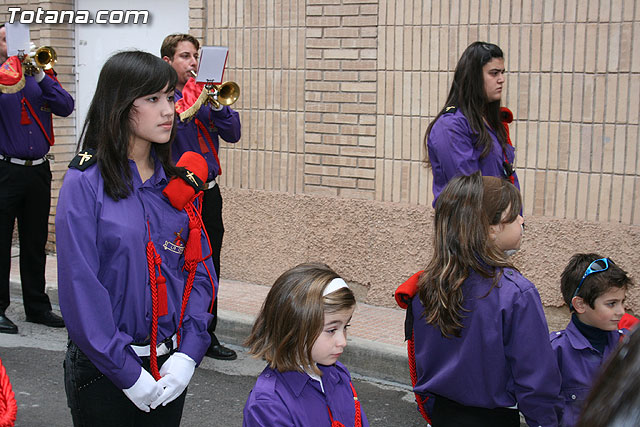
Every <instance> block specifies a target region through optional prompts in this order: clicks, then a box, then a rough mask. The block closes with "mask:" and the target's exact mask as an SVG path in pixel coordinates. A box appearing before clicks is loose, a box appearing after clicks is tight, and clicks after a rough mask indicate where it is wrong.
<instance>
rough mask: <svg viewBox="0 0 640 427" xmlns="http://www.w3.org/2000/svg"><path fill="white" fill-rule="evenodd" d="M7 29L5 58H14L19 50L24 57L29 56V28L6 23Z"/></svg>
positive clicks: (16, 23) (17, 23)
mask: <svg viewBox="0 0 640 427" xmlns="http://www.w3.org/2000/svg"><path fill="white" fill-rule="evenodd" d="M5 28H6V29H7V56H15V55H17V54H18V51H19V50H22V53H24V54H25V55H27V54H29V40H30V37H29V26H28V25H25V24H20V23H19V22H14V23H13V24H9V23H6V24H5Z"/></svg>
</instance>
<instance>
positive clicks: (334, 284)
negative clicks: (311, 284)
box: [322, 277, 349, 297]
mask: <svg viewBox="0 0 640 427" xmlns="http://www.w3.org/2000/svg"><path fill="white" fill-rule="evenodd" d="M342 288H347V289H349V286H347V282H345V281H344V280H343V279H342V278H341V277H336V278H335V279H333V280H332V281H330V282H329V284H328V285H327V287H326V288H324V291H322V296H323V297H326V296H327V295H329V294H330V293H332V292H335V291H337V290H338V289H342Z"/></svg>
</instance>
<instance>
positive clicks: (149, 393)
mask: <svg viewBox="0 0 640 427" xmlns="http://www.w3.org/2000/svg"><path fill="white" fill-rule="evenodd" d="M122 391H123V392H124V394H125V395H126V396H127V397H128V398H129V400H130V401H132V402H133V404H134V405H136V406H137V407H138V409H140V410H141V411H144V412H149V411H150V408H149V405H151V402H153V401H154V399H156V398H157V397H158V396H160V395H161V394H162V387H160V385H159V383H157V382H156V380H155V379H154V378H153V377H152V376H151V374H150V373H149V372H147V371H146V370H145V369H143V368H142V367H141V368H140V376H139V377H138V380H137V381H136V382H135V383H134V384H133V385H132V386H131V387H129V388H125V389H124V390H122Z"/></svg>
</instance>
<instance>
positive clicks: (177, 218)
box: [56, 161, 217, 389]
mask: <svg viewBox="0 0 640 427" xmlns="http://www.w3.org/2000/svg"><path fill="white" fill-rule="evenodd" d="M129 164H130V167H131V173H132V175H133V192H132V194H130V195H129V197H127V198H126V199H121V200H119V201H117V202H116V201H114V200H113V199H112V198H110V197H109V196H108V195H107V194H106V192H105V189H104V185H105V184H104V181H103V179H102V176H101V175H100V170H99V167H98V165H97V164H95V165H92V166H90V167H89V168H88V169H87V170H85V171H84V172H83V171H80V170H77V169H69V170H68V171H67V174H66V176H65V179H64V183H63V185H62V189H61V190H60V199H59V201H58V208H57V213H56V238H57V239H56V240H57V242H56V243H57V249H58V289H59V293H60V309H61V311H62V314H63V316H64V320H65V324H66V326H67V330H68V331H69V337H70V338H71V339H72V340H73V341H74V342H75V343H76V344H77V345H78V347H80V349H81V350H82V351H83V352H84V353H85V354H86V355H87V357H88V358H89V359H90V360H91V361H92V362H93V363H94V364H95V365H96V367H97V368H98V369H99V370H100V371H101V372H102V373H103V374H105V375H106V376H107V377H108V378H109V379H110V380H111V381H112V382H113V383H114V384H115V385H116V386H117V387H119V388H121V389H125V388H129V387H131V386H132V385H133V383H134V382H135V381H136V380H137V379H138V375H139V374H140V366H141V360H140V358H139V357H138V356H137V355H136V354H135V353H134V351H133V350H132V348H131V347H130V344H132V343H136V344H143V343H149V341H150V336H151V335H150V334H151V312H152V308H151V306H152V300H151V290H150V287H149V269H148V264H147V255H146V244H147V242H148V240H149V230H150V231H151V238H152V241H153V243H154V245H155V249H156V251H157V252H158V254H159V255H160V258H161V259H162V265H161V271H162V275H163V276H164V277H165V278H166V281H167V303H168V314H167V315H165V316H161V317H159V320H158V342H160V341H162V340H163V339H164V338H166V337H170V336H172V335H173V334H174V333H176V331H177V329H178V322H179V319H180V310H181V304H182V295H183V290H184V287H185V283H186V279H187V272H186V271H183V270H182V267H183V265H184V255H183V251H184V246H185V240H186V239H187V238H188V234H189V225H188V223H189V219H188V217H187V214H186V213H185V212H184V211H178V210H176V209H175V208H173V207H172V206H171V205H170V204H169V201H168V200H167V198H166V197H165V196H164V195H163V194H162V190H163V189H164V187H165V186H166V184H167V178H166V176H165V173H164V169H163V168H162V166H161V165H160V163H159V162H157V161H156V166H155V172H154V174H153V176H152V177H151V178H149V179H148V180H147V181H146V182H144V183H142V182H141V180H140V175H139V174H138V171H137V168H136V165H135V163H134V162H133V161H129ZM147 222H148V223H149V224H150V228H149V227H148V226H147ZM183 239H185V240H183ZM202 245H203V248H207V247H208V245H206V244H205V242H204V237H203V241H202ZM203 255H205V256H206V255H207V252H206V249H203ZM206 264H207V267H208V269H209V271H210V272H211V278H212V279H213V281H214V283H215V286H216V288H217V279H216V275H215V270H214V268H213V264H212V263H211V259H208V260H207V261H206ZM213 294H214V289H212V285H211V281H210V280H209V275H208V274H207V273H206V271H205V269H204V266H203V265H202V263H199V264H198V269H197V273H196V278H195V280H194V284H193V289H192V291H191V296H190V298H189V303H188V304H187V308H186V310H185V314H184V318H183V323H182V330H181V331H182V336H181V338H182V340H181V342H180V348H179V351H180V352H182V353H185V354H187V355H188V356H189V357H191V358H192V359H193V360H195V361H196V362H197V363H199V362H200V361H201V360H202V358H203V357H204V353H205V352H206V350H207V347H208V346H209V342H210V338H209V334H208V332H207V326H208V324H209V322H210V321H211V319H212V315H211V314H209V307H210V305H211V301H212V296H213Z"/></svg>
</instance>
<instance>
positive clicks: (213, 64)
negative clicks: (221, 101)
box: [196, 46, 229, 84]
mask: <svg viewBox="0 0 640 427" xmlns="http://www.w3.org/2000/svg"><path fill="white" fill-rule="evenodd" d="M228 54H229V48H228V47H224V46H202V49H201V50H200V63H199V64H198V77H197V78H196V81H198V82H205V83H206V82H209V83H215V84H220V83H222V76H223V74H224V67H225V65H226V64H227V56H228Z"/></svg>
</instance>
